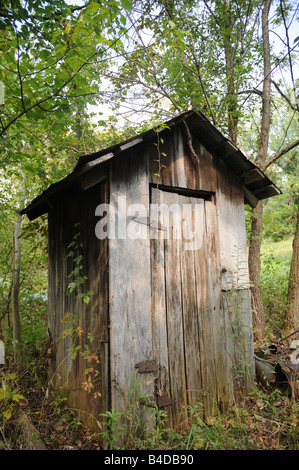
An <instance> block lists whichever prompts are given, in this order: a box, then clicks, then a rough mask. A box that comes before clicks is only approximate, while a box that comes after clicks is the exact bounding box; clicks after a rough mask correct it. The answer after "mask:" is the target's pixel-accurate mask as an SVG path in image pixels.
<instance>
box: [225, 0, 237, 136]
mask: <svg viewBox="0 0 299 470" xmlns="http://www.w3.org/2000/svg"><path fill="white" fill-rule="evenodd" d="M225 18H226V30H227V31H231V30H232V29H233V25H232V24H231V11H230V0H225ZM224 49H225V68H226V79H227V96H228V104H227V113H228V135H229V137H230V138H231V140H232V142H234V143H235V144H236V143H237V135H238V116H237V109H238V106H237V104H238V95H237V92H236V86H235V80H234V66H235V64H234V51H233V49H232V44H231V35H230V33H228V34H227V37H226V41H225V46H224Z"/></svg>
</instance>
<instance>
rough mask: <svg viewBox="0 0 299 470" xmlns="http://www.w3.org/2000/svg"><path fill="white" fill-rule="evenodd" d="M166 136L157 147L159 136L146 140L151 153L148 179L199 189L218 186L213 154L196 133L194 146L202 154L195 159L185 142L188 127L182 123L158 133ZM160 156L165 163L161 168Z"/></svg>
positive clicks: (158, 183) (154, 182) (167, 184)
mask: <svg viewBox="0 0 299 470" xmlns="http://www.w3.org/2000/svg"><path fill="white" fill-rule="evenodd" d="M159 137H160V138H162V139H163V143H160V145H159V148H158V147H157V139H156V140H155V139H154V140H152V141H149V142H147V144H146V145H147V149H148V156H149V181H150V183H152V184H156V185H165V186H169V187H175V186H180V187H182V188H188V189H191V190H192V189H193V190H198V191H215V190H216V171H215V164H214V158H213V156H212V155H211V154H210V153H209V152H208V151H207V150H206V149H205V148H204V147H203V146H202V145H201V144H200V142H199V141H198V140H197V139H196V138H195V137H194V138H193V141H192V142H193V147H194V150H195V151H196V153H197V155H198V156H199V162H198V163H194V160H193V158H192V155H191V151H190V148H189V147H188V145H187V143H186V130H185V126H184V124H183V123H182V124H181V125H180V126H178V127H176V128H174V129H172V130H168V129H165V130H164V131H162V132H161V133H160V134H159ZM159 159H160V162H161V164H162V165H163V166H162V167H161V169H160V171H159V163H158V161H157V160H159Z"/></svg>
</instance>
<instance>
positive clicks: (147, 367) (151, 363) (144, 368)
mask: <svg viewBox="0 0 299 470" xmlns="http://www.w3.org/2000/svg"><path fill="white" fill-rule="evenodd" d="M135 369H138V372H139V373H141V374H142V373H146V372H158V364H157V362H156V361H155V360H154V359H150V360H147V361H142V362H138V364H135Z"/></svg>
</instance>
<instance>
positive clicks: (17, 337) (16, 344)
mask: <svg viewBox="0 0 299 470" xmlns="http://www.w3.org/2000/svg"><path fill="white" fill-rule="evenodd" d="M27 148H28V146H27V144H26V145H25V150H27ZM25 202H26V176H25V175H24V173H23V196H22V198H21V203H20V210H18V211H17V220H16V224H15V227H14V263H13V278H12V329H13V351H14V359H15V361H16V362H20V361H21V322H20V312H19V292H20V269H21V246H20V231H21V222H22V216H21V213H20V212H21V209H22V208H23V207H24V206H25Z"/></svg>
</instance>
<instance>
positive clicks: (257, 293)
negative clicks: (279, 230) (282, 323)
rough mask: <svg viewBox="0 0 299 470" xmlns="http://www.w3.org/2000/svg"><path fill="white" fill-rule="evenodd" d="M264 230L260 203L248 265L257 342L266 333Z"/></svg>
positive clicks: (251, 239) (252, 228) (255, 209)
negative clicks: (263, 283)
mask: <svg viewBox="0 0 299 470" xmlns="http://www.w3.org/2000/svg"><path fill="white" fill-rule="evenodd" d="M262 229H263V203H262V202H261V201H260V202H259V203H258V205H257V206H256V207H255V208H254V209H253V211H252V222H251V234H250V245H249V263H248V264H249V278H250V281H251V300H252V323H253V331H254V337H255V339H256V340H257V341H261V340H263V338H264V333H265V314H264V306H263V300H262V293H261V285H260V271H261V257H260V252H261V243H262V235H261V234H262Z"/></svg>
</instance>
